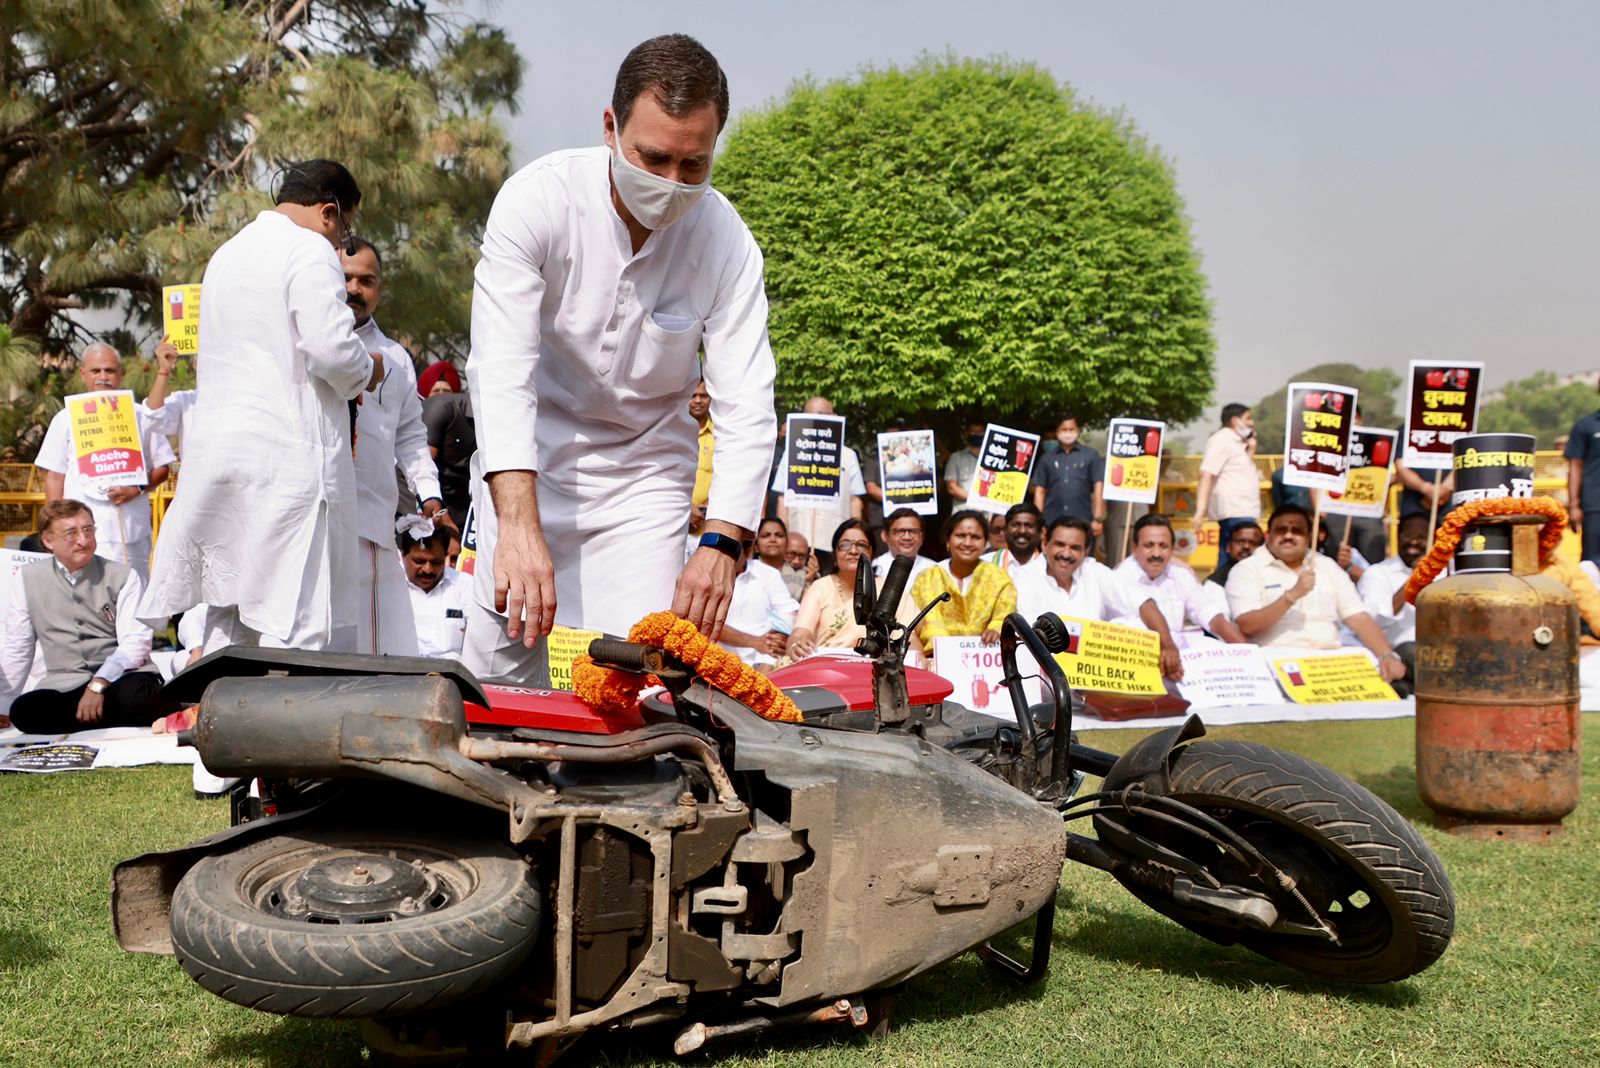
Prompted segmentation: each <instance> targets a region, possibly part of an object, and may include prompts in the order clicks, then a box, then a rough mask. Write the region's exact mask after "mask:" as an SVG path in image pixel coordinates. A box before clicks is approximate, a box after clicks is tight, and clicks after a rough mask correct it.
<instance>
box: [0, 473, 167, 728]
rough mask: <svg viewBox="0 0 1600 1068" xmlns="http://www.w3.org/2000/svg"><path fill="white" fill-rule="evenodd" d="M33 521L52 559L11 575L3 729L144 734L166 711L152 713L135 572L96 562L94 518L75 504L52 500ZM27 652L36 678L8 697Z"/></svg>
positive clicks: (21, 679)
mask: <svg viewBox="0 0 1600 1068" xmlns="http://www.w3.org/2000/svg"><path fill="white" fill-rule="evenodd" d="M39 523H40V532H41V534H42V536H43V539H44V544H45V548H47V549H49V550H50V552H51V554H52V555H53V556H54V557H55V558H54V559H53V560H40V561H37V562H35V563H32V564H29V565H28V566H27V567H24V568H22V569H21V570H20V571H18V572H17V577H16V583H15V585H14V586H13V588H12V592H11V607H10V610H9V612H8V614H7V617H6V628H5V645H4V651H3V654H0V674H3V676H4V687H5V694H4V696H6V697H14V698H15V699H14V700H13V701H12V702H11V712H10V716H11V723H12V725H13V726H15V727H16V728H17V729H18V730H20V731H23V732H24V733H27V734H70V733H71V732H73V731H80V730H92V729H95V728H99V727H147V726H149V725H150V722H151V721H152V720H154V719H158V718H159V717H160V716H161V715H162V714H163V713H164V712H166V711H169V709H166V708H163V707H160V697H161V676H160V675H159V674H157V673H156V671H155V669H154V667H153V666H152V665H151V663H150V639H151V635H150V628H149V627H147V626H145V625H144V624H143V623H141V622H140V621H139V619H138V616H137V614H136V609H137V608H138V605H139V598H140V596H142V595H143V593H144V583H143V582H141V581H140V579H139V573H138V572H137V571H135V570H134V569H133V568H132V567H130V566H129V565H127V564H124V563H120V562H118V561H115V560H106V559H104V558H102V557H99V556H97V555H95V520H94V515H93V514H92V513H91V512H90V511H89V508H88V506H87V505H85V504H84V503H83V502H82V501H75V500H72V499H71V498H67V499H64V500H58V501H51V502H50V503H49V504H47V505H45V506H44V507H43V508H41V509H40V510H39ZM35 650H37V651H38V652H39V654H40V655H41V657H42V659H43V660H44V665H45V675H44V679H43V680H42V682H41V684H40V686H39V688H38V689H36V690H30V691H29V692H27V693H24V694H22V695H21V696H16V695H17V694H18V692H19V691H20V690H21V689H22V687H23V685H24V684H25V683H26V680H27V677H28V670H29V668H30V667H32V665H33V657H34V652H35Z"/></svg>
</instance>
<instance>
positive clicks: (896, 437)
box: [878, 430, 939, 515]
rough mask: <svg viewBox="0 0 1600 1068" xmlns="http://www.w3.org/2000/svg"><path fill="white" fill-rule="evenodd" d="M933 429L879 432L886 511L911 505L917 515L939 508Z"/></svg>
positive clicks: (884, 511)
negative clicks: (889, 432) (890, 432)
mask: <svg viewBox="0 0 1600 1068" xmlns="http://www.w3.org/2000/svg"><path fill="white" fill-rule="evenodd" d="M937 463H938V461H937V459H936V458H935V456H934V451H933V431H931V430H897V431H895V432H894V433H892V434H879V435H878V470H879V471H880V472H881V473H882V474H881V477H882V479H883V481H882V482H881V483H880V485H882V486H883V514H884V515H888V514H889V513H890V512H893V511H894V510H895V509H896V508H910V509H911V510H913V511H915V512H916V513H917V514H918V515H934V514H936V513H937V512H938V511H939V492H938V489H937V488H936V487H937V485H938V481H939V480H938V478H936V477H935V470H934V469H935V466H936V465H937Z"/></svg>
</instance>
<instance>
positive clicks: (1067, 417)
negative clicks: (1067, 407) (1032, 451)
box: [1056, 412, 1083, 428]
mask: <svg viewBox="0 0 1600 1068" xmlns="http://www.w3.org/2000/svg"><path fill="white" fill-rule="evenodd" d="M1066 422H1073V423H1077V424H1078V425H1079V426H1082V425H1083V423H1081V422H1079V420H1078V413H1076V412H1062V413H1061V417H1060V418H1059V419H1057V420H1056V426H1057V428H1059V427H1060V426H1061V424H1062V423H1066Z"/></svg>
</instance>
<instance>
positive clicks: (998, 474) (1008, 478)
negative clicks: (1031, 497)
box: [967, 423, 1039, 515]
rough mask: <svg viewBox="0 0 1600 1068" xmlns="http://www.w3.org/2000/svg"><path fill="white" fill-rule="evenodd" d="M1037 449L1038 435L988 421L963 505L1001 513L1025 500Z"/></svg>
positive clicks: (982, 510) (981, 510)
mask: <svg viewBox="0 0 1600 1068" xmlns="http://www.w3.org/2000/svg"><path fill="white" fill-rule="evenodd" d="M1038 451H1039V435H1038V434H1030V433H1028V432H1027V431H1025V430H1012V429H1011V428H1010V427H1006V426H996V425H995V424H994V423H990V424H989V425H988V426H987V427H986V428H985V429H984V431H983V445H982V447H981V448H979V450H978V468H977V470H976V471H974V472H973V473H972V484H971V485H969V486H968V487H967V507H968V508H976V509H978V510H979V511H980V512H995V513H998V514H1001V515H1004V514H1005V512H1006V511H1007V510H1008V509H1009V508H1010V507H1011V506H1012V505H1014V504H1021V503H1022V502H1023V501H1025V500H1027V499H1028V474H1029V472H1031V471H1032V470H1033V458H1034V455H1035V454H1036V453H1037V452H1038Z"/></svg>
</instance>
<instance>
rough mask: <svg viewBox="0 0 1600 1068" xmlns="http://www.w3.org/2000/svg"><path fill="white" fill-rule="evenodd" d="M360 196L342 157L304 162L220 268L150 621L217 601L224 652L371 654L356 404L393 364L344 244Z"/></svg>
mask: <svg viewBox="0 0 1600 1068" xmlns="http://www.w3.org/2000/svg"><path fill="white" fill-rule="evenodd" d="M360 201H361V191H360V189H359V188H357V186H356V182H355V179H354V178H352V177H351V176H350V172H349V171H347V170H345V169H344V167H342V166H340V165H339V164H338V163H334V162H332V161H330V160H309V161H306V162H303V163H296V164H292V165H290V166H289V167H287V168H285V171H284V178H283V183H282V187H281V188H280V189H279V191H278V197H277V207H276V208H274V209H273V210H271V211H264V212H262V213H261V214H260V215H257V216H256V218H255V220H254V221H253V222H251V223H250V224H249V225H247V226H245V227H244V229H242V230H240V231H239V232H238V233H237V234H235V235H234V236H233V237H232V238H231V239H229V240H228V242H227V243H226V244H224V245H223V246H222V247H221V248H219V249H218V250H217V251H216V254H215V255H213V256H212V257H211V262H210V263H208V264H207V265H206V273H205V278H204V280H203V281H202V283H201V284H202V285H203V286H204V287H205V289H204V292H205V295H206V299H205V307H204V309H203V310H202V311H201V313H200V353H201V355H200V358H199V359H198V360H197V361H196V367H195V371H196V377H197V386H196V389H197V392H198V398H197V400H196V402H195V407H194V413H193V421H194V429H193V435H194V443H193V445H192V446H191V447H186V448H185V449H184V464H183V484H182V486H181V488H180V489H179V491H178V493H177V496H176V499H175V500H174V501H173V505H172V508H171V510H169V511H168V512H167V517H166V520H165V522H164V523H163V524H162V527H161V537H160V538H159V539H158V540H157V542H156V554H155V563H154V566H153V568H152V577H151V585H150V589H149V591H148V592H147V593H146V594H145V597H144V600H143V601H142V602H141V603H140V606H139V614H140V617H141V618H143V619H152V618H165V617H166V616H169V615H172V614H174V613H177V612H183V611H186V610H187V609H189V608H191V607H192V606H194V605H195V604H197V603H199V602H202V601H203V602H205V603H206V604H207V605H209V606H210V608H209V610H208V612H207V614H206V650H207V651H208V652H209V651H212V650H215V649H218V648H221V647H223V646H226V645H264V646H275V647H279V648H290V649H310V650H319V649H330V650H336V651H341V652H349V651H353V650H354V649H355V642H356V623H355V601H356V572H355V556H356V525H355V518H356V517H355V501H356V487H355V467H354V463H353V461H352V459H351V456H350V411H349V407H348V403H347V402H348V401H349V400H351V399H352V398H354V397H356V396H357V395H359V394H360V393H361V392H362V391H363V390H370V389H373V388H376V387H377V385H378V384H379V383H380V382H381V381H382V380H383V363H382V361H381V360H380V359H379V358H378V357H377V356H374V355H371V354H369V353H368V352H367V348H366V346H365V345H363V344H362V343H361V340H360V339H359V338H357V337H356V333H355V317H354V316H353V315H352V314H351V312H350V309H349V308H348V307H346V306H345V302H344V299H343V297H344V274H343V272H342V271H341V270H340V269H339V258H338V257H337V256H336V255H335V254H334V243H335V242H336V241H338V240H341V239H342V238H344V237H346V236H348V235H349V233H350V229H349V227H350V222H349V220H350V216H351V214H352V213H353V212H354V211H355V208H356V205H357V204H359V203H360ZM185 445H186V446H188V445H189V443H187V442H185ZM391 481H392V479H391Z"/></svg>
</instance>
